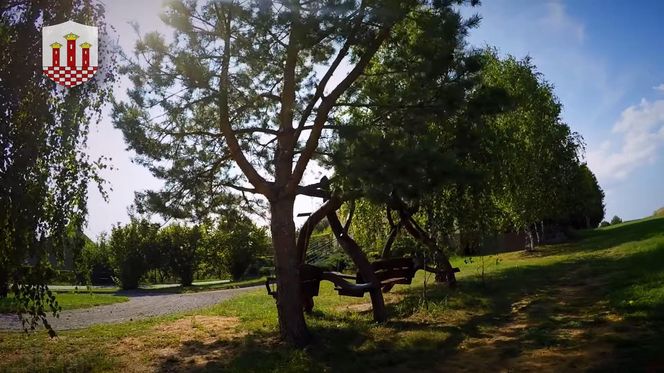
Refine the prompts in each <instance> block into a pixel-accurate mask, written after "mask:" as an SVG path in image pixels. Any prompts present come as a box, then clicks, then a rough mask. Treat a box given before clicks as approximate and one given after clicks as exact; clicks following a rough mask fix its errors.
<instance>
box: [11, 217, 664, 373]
mask: <svg viewBox="0 0 664 373" xmlns="http://www.w3.org/2000/svg"><path fill="white" fill-rule="evenodd" d="M454 261H455V265H457V266H459V267H460V268H461V270H462V272H461V273H460V274H459V286H458V288H457V289H452V290H451V289H448V288H447V287H445V286H443V285H436V284H432V283H430V282H429V283H428V285H427V289H428V290H427V292H426V302H425V299H424V297H423V280H424V276H423V275H422V274H421V273H420V274H419V276H418V277H417V278H416V280H415V281H414V283H413V285H412V286H400V287H397V288H395V289H394V290H393V292H391V293H389V294H388V295H386V299H387V301H388V312H389V315H390V321H389V322H387V323H384V324H380V325H379V324H375V323H373V322H372V321H371V311H370V309H369V308H368V307H366V306H365V305H366V303H367V302H368V299H367V298H348V297H340V296H338V295H337V294H336V293H335V292H334V291H333V289H332V287H331V286H330V285H329V284H325V285H323V286H322V287H321V295H320V296H319V297H317V298H316V307H315V311H314V313H313V314H312V315H309V316H307V323H308V325H309V328H310V330H311V332H312V334H313V335H314V340H313V342H312V344H311V345H310V346H309V347H307V348H306V349H304V350H297V349H293V348H290V347H288V346H286V345H284V344H282V343H280V342H278V324H277V319H276V308H275V304H274V300H272V299H271V298H270V297H268V296H267V295H266V294H265V292H264V290H261V291H255V292H251V293H247V294H245V295H242V296H240V297H237V298H234V299H232V300H230V301H227V302H223V303H221V304H219V305H216V306H214V307H211V308H208V309H206V310H203V311H197V312H195V313H189V314H187V315H173V316H169V317H162V318H156V319H151V320H147V321H139V322H131V323H124V324H116V325H110V326H96V327H92V328H89V329H85V330H79V331H70V332H62V333H60V337H59V339H57V340H55V341H51V340H48V339H47V338H46V337H45V335H44V334H42V333H37V334H33V335H23V334H17V333H0V356H7V357H9V359H7V360H6V362H5V361H2V360H0V371H2V370H3V369H5V370H18V371H39V370H42V371H43V370H81V371H88V370H98V371H115V370H122V369H126V368H127V367H134V368H136V367H145V368H146V369H147V368H149V369H156V370H167V371H231V372H233V371H236V372H245V371H267V372H275V371H277V372H281V371H284V372H288V371H343V372H355V371H410V370H413V371H428V370H450V371H455V370H466V371H487V370H544V371H570V370H571V371H660V370H664V357H663V356H661V352H662V351H664V338H662V337H661V336H662V335H664V334H663V333H664V265H662V263H664V218H649V219H644V220H641V221H632V222H626V223H623V224H618V225H614V226H609V227H606V228H602V229H597V230H592V231H583V232H579V235H578V237H577V238H576V239H575V241H574V242H571V243H568V244H563V245H556V246H547V247H542V248H539V249H538V251H537V252H536V253H534V254H525V253H521V252H515V253H505V254H498V255H492V256H488V257H485V258H484V260H483V261H482V260H481V258H479V257H476V258H473V260H472V261H468V260H466V261H464V260H463V258H455V260H454ZM482 272H484V280H483V279H482V276H481V273H482ZM206 317H207V318H208V319H205V318H206ZM229 317H230V318H231V319H228V318H229ZM188 318H191V321H188V320H189V319H188ZM196 318H199V321H196ZM216 319H219V320H235V319H237V320H239V323H237V324H232V325H229V326H228V327H226V328H225V329H223V330H226V332H222V331H221V330H222V329H219V328H216V329H215V328H213V327H212V326H211V325H212V323H213V320H216ZM176 320H179V322H180V323H179V324H177V322H176ZM169 325H170V326H171V327H172V326H173V325H180V329H177V333H170V334H169V333H168V332H166V331H164V330H169V329H168V328H167V326H169ZM164 328H166V329H164ZM194 332H195V333H198V334H195V337H192V338H193V339H187V338H185V337H184V336H185V335H187V333H194ZM137 341H138V342H137ZM139 342H140V343H139ZM132 343H139V344H137V346H140V347H139V348H133V350H134V351H133V352H132V354H133V355H131V356H128V355H127V352H126V351H125V352H122V351H118V349H119V348H121V347H118V346H134V345H133V344H132ZM132 364H133V365H132ZM136 369H138V368H136Z"/></svg>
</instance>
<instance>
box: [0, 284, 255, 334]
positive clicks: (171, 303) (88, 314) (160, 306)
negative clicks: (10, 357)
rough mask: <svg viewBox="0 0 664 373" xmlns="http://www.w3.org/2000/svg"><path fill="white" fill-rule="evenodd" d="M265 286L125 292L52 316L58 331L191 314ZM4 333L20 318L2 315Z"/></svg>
mask: <svg viewBox="0 0 664 373" xmlns="http://www.w3.org/2000/svg"><path fill="white" fill-rule="evenodd" d="M260 287H261V286H252V287H246V288H240V289H227V290H216V291H206V292H199V293H187V294H154V293H143V292H131V293H125V294H123V295H126V296H128V297H129V301H127V302H123V303H115V304H109V305H105V306H99V307H93V308H86V309H79V310H69V311H62V312H61V314H60V318H53V317H49V322H50V323H51V325H53V328H54V329H55V330H66V329H79V328H85V327H88V326H91V325H95V324H109V323H119V322H124V321H132V320H138V319H144V318H148V317H152V316H159V315H167V314H172V313H178V312H184V311H189V310H193V309H197V308H203V307H207V306H211V305H214V304H217V303H219V302H221V301H223V300H226V299H230V298H232V297H234V296H236V295H238V294H241V293H244V292H247V291H251V290H255V289H258V288H260ZM0 330H21V321H20V320H19V318H18V316H16V315H7V314H0Z"/></svg>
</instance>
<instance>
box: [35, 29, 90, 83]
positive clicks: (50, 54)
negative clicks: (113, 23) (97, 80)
mask: <svg viewBox="0 0 664 373" xmlns="http://www.w3.org/2000/svg"><path fill="white" fill-rule="evenodd" d="M61 43H65V44H61ZM97 43H98V33H97V28H96V27H93V26H86V25H82V24H80V23H76V22H73V21H67V22H64V23H60V24H57V25H53V26H46V27H44V28H43V29H42V65H43V68H44V74H45V75H46V76H48V77H49V78H50V79H51V80H53V81H54V82H56V83H58V84H60V85H63V86H65V87H74V86H77V85H79V84H81V83H85V82H87V81H88V80H90V78H92V76H93V75H94V74H95V73H96V72H97V67H98V65H97V56H98V50H97ZM63 46H66V47H65V55H64V56H63V55H62V53H61V51H60V50H61V49H62V47H63Z"/></svg>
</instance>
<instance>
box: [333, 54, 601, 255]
mask: <svg viewBox="0 0 664 373" xmlns="http://www.w3.org/2000/svg"><path fill="white" fill-rule="evenodd" d="M386 58H387V57H386ZM389 58H391V59H393V58H394V55H393V54H390V55H389ZM388 62H389V63H390V64H391V63H393V62H392V61H391V60H387V59H386V61H383V63H382V64H380V65H377V66H376V67H374V69H373V70H372V73H373V74H374V75H376V76H379V77H380V76H382V75H383V74H382V73H381V70H382V69H385V70H391V69H393V67H392V66H390V64H388ZM474 63H476V64H477V66H478V73H477V74H476V75H474V76H473V77H472V80H473V82H472V84H474V87H475V88H474V89H472V90H471V93H470V96H467V97H465V98H464V100H465V102H464V101H462V102H463V103H459V104H457V105H458V107H457V109H456V110H457V111H456V112H452V113H447V114H446V113H441V112H440V110H439V109H438V108H436V109H435V110H427V109H426V107H422V109H420V110H417V111H403V110H400V108H402V107H403V106H404V105H406V104H407V105H409V106H414V105H415V102H417V100H419V98H420V97H435V95H436V94H437V92H439V91H441V90H443V89H449V88H444V87H449V86H450V85H449V84H447V83H445V84H444V85H443V87H441V86H439V85H436V84H433V85H432V86H430V87H427V85H426V84H424V83H420V82H419V81H418V80H417V79H415V78H413V77H412V76H404V78H403V80H399V79H397V78H393V79H390V80H386V79H378V78H377V79H375V81H371V82H370V83H367V84H366V85H365V86H364V87H366V88H365V89H364V90H361V91H359V93H358V96H359V97H361V98H362V100H363V101H366V102H368V103H371V104H365V105H362V106H361V107H359V105H355V107H353V108H351V109H350V110H349V111H348V114H349V118H350V119H349V120H348V122H349V123H350V124H349V125H348V126H347V128H348V129H346V131H345V132H344V131H342V132H341V134H340V136H339V139H338V140H337V141H336V142H334V143H332V145H331V146H330V148H331V151H330V152H331V153H333V154H334V156H333V157H332V162H331V165H332V166H334V169H335V172H336V174H335V182H336V183H337V188H338V189H340V190H341V191H342V192H344V191H357V190H361V191H362V193H359V195H360V196H362V197H364V198H361V200H359V201H355V205H354V206H355V217H354V220H355V222H354V225H353V226H352V230H353V234H354V237H355V238H356V239H358V240H359V241H360V243H361V244H362V246H363V247H365V248H366V249H367V251H369V252H372V251H373V252H374V253H375V254H376V255H380V250H381V246H382V245H383V244H384V243H385V242H386V240H387V238H388V232H390V231H391V230H393V229H394V228H395V226H396V227H397V229H398V228H399V227H398V224H399V222H398V221H399V219H398V217H396V216H392V212H390V208H389V205H390V201H391V199H392V198H393V196H394V194H398V195H399V196H400V198H401V199H402V200H404V201H405V202H408V203H409V204H410V205H411V206H413V207H412V208H413V211H415V216H416V218H417V220H418V221H419V222H420V224H421V225H422V226H425V227H427V228H428V229H429V230H430V231H431V232H432V234H433V235H434V236H435V237H436V239H437V241H438V242H441V243H448V245H447V246H448V247H450V246H452V245H451V244H450V243H451V241H452V238H451V236H452V235H455V236H456V238H457V241H460V242H457V245H458V246H461V247H462V248H463V249H464V250H467V251H470V252H473V251H474V250H473V249H475V248H477V246H478V245H479V242H480V241H481V240H482V238H485V237H491V236H494V235H496V234H500V233H505V232H521V233H525V237H526V239H525V240H526V241H527V242H525V244H526V247H527V248H529V249H532V248H533V247H534V245H536V244H538V243H542V242H545V241H546V236H547V235H552V232H553V233H556V234H559V233H561V232H564V231H566V230H569V229H585V228H595V227H597V226H598V225H599V224H600V222H601V221H602V219H603V218H604V192H603V191H602V189H601V188H600V186H599V184H598V182H597V179H596V178H595V175H594V174H593V173H592V171H591V170H590V169H589V168H588V166H587V165H586V164H585V163H583V162H582V157H583V152H584V143H583V139H582V138H581V136H580V135H579V134H577V133H575V132H573V131H572V130H571V129H570V127H569V126H568V125H567V124H566V123H564V122H563V121H562V119H561V117H560V113H561V111H562V105H561V104H560V102H559V101H558V99H557V98H556V96H555V94H554V92H553V86H552V85H551V84H549V83H548V82H547V81H546V80H544V79H543V77H542V75H541V74H540V73H539V72H538V71H537V69H536V67H535V66H534V65H533V63H532V61H531V60H530V59H529V58H525V59H521V60H519V59H516V58H514V57H511V56H508V57H506V58H501V57H500V56H499V55H498V53H497V52H496V51H495V50H493V49H488V50H485V51H482V52H480V53H478V54H477V55H475V61H474ZM459 79H460V78H458V79H457V80H459ZM413 81H414V83H415V84H414V87H413V86H409V85H408V83H409V82H413ZM411 84H412V83H411ZM399 87H407V88H408V93H404V94H403V95H402V94H400V93H401V91H399V89H400V88H399ZM383 92H396V94H392V95H389V96H386V95H384V93H383ZM408 94H409V95H412V96H413V97H414V101H415V102H413V103H410V102H407V101H406V102H404V100H405V99H408V96H407V95H408ZM443 97H445V98H447V99H449V97H454V95H453V94H451V93H450V92H447V94H446V95H444V96H443ZM395 100H396V101H397V102H394V101H395ZM460 100H461V99H460ZM451 106H452V105H451V104H449V105H448V106H447V108H448V110H449V108H450V107H451ZM386 108H390V109H386ZM392 118H397V119H392ZM423 118H424V119H423ZM440 118H442V120H445V121H446V122H447V123H448V125H447V126H442V125H441V126H431V125H430V123H431V122H435V121H437V120H441V119H440ZM394 120H396V121H404V120H406V121H407V122H408V123H409V124H410V126H409V127H406V128H405V130H404V128H403V127H398V126H396V125H390V122H391V121H394ZM430 121H431V122H430ZM420 122H422V125H420V124H419V123H420ZM386 157H391V158H389V160H387V161H386V162H385V163H384V166H382V167H376V164H375V162H374V161H373V160H375V159H385V158H386ZM362 160H367V161H366V162H363V161H362ZM386 206H387V209H386ZM381 216H382V219H381V218H377V217H381ZM396 246H397V248H398V247H400V246H401V247H403V248H404V249H405V248H410V249H412V248H413V247H417V244H416V243H414V242H412V239H411V238H410V237H407V236H406V235H404V236H403V237H402V236H399V238H398V240H397V242H396Z"/></svg>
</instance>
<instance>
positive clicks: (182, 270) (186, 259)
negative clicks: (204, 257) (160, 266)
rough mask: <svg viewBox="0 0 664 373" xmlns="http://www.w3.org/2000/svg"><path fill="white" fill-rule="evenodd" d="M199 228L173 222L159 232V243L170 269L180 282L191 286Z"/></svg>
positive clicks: (196, 266)
mask: <svg viewBox="0 0 664 373" xmlns="http://www.w3.org/2000/svg"><path fill="white" fill-rule="evenodd" d="M200 243H201V230H200V229H199V227H197V226H196V227H186V226H183V225H178V224H174V225H171V226H168V227H166V228H164V229H162V230H161V231H160V232H159V245H160V246H161V250H162V253H163V255H165V256H166V259H167V260H166V262H167V265H168V268H169V270H170V271H172V272H173V274H174V275H176V276H178V277H179V278H180V284H182V285H183V286H191V283H192V282H193V281H194V272H196V269H197V268H198V261H199V256H200V255H199V253H198V251H199V245H200Z"/></svg>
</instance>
